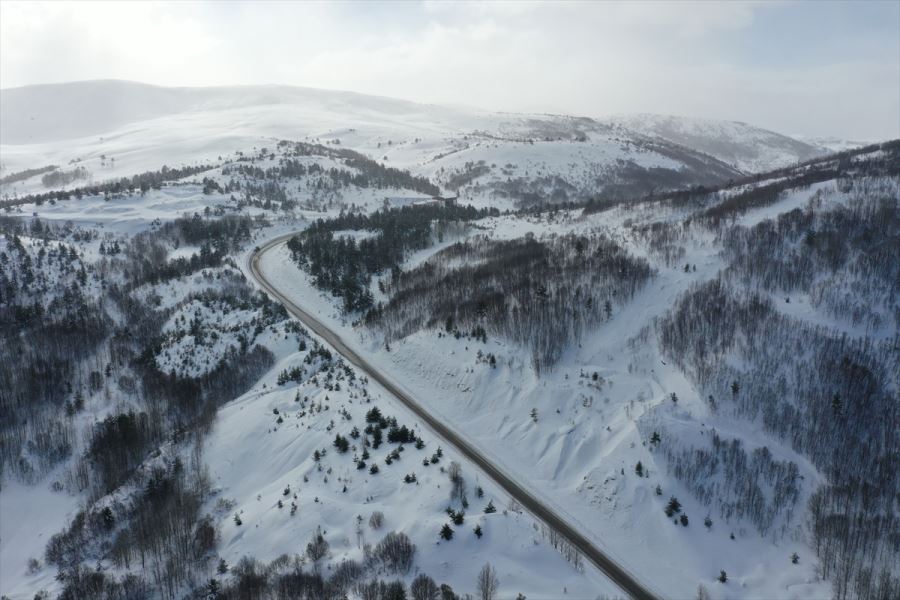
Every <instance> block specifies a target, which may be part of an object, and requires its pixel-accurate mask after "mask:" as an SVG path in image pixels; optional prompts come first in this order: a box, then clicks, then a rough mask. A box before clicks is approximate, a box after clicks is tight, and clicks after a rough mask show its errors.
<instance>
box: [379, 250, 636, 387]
mask: <svg viewBox="0 0 900 600" xmlns="http://www.w3.org/2000/svg"><path fill="white" fill-rule="evenodd" d="M651 275H652V271H651V269H650V267H649V265H648V264H647V263H646V261H644V260H642V259H637V258H634V257H632V256H630V255H629V254H628V253H627V252H626V251H625V250H624V249H622V248H621V247H620V246H618V245H617V244H616V243H615V242H613V241H612V240H610V239H609V238H607V237H605V236H597V235H592V236H589V237H587V236H574V235H572V236H566V237H562V238H551V239H548V240H537V239H534V238H533V237H525V238H520V239H516V240H510V241H493V240H489V239H486V238H477V239H475V240H471V241H466V242H459V243H456V244H454V245H452V246H450V247H449V248H447V249H445V250H443V251H441V252H439V253H438V254H436V255H435V256H434V257H432V258H430V259H429V260H428V261H427V262H425V263H424V264H422V265H421V266H419V267H417V268H415V269H413V270H411V271H408V272H404V273H400V274H398V276H397V277H394V278H393V280H392V282H391V283H390V284H389V285H386V286H385V289H386V291H387V292H389V293H390V294H391V299H390V301H389V302H388V303H387V304H386V305H384V306H379V307H377V308H375V309H373V310H372V311H371V312H369V314H368V315H367V321H368V322H369V323H370V324H372V325H375V326H377V327H379V328H380V329H381V330H382V331H383V332H384V334H385V337H386V339H387V340H394V339H398V338H402V337H405V336H407V335H409V334H411V333H413V332H415V331H418V330H420V329H423V328H430V327H442V328H444V329H446V331H447V332H448V333H453V332H455V331H460V330H461V329H467V330H471V332H481V331H484V332H486V333H490V334H492V335H497V336H502V337H505V338H508V339H512V340H515V341H517V342H519V343H521V344H522V345H523V346H525V347H526V348H528V349H530V350H531V354H532V363H533V365H534V367H535V368H536V369H537V370H538V371H540V370H542V369H545V368H548V367H551V366H552V365H553V364H554V363H555V362H556V360H557V359H558V358H559V356H560V354H561V353H562V351H563V349H564V348H566V347H568V345H569V344H570V343H571V342H573V341H576V340H578V339H580V337H581V335H582V333H583V332H584V331H585V330H586V329H588V328H590V327H592V326H594V325H596V324H598V323H600V322H602V321H605V320H607V319H609V318H610V316H611V315H612V313H613V311H614V309H615V308H618V307H621V306H622V305H624V304H625V303H626V302H627V301H628V300H629V299H630V298H631V297H632V296H633V295H634V293H635V292H636V291H637V290H638V289H639V288H640V287H641V285H642V284H643V283H644V282H646V281H647V279H648V278H649V277H651ZM476 337H478V336H476ZM482 337H483V335H482Z"/></svg>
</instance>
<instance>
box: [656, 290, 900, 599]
mask: <svg viewBox="0 0 900 600" xmlns="http://www.w3.org/2000/svg"><path fill="white" fill-rule="evenodd" d="M658 330H659V340H660V344H661V347H662V348H663V350H664V352H665V353H666V355H667V356H668V357H669V358H670V359H671V360H673V361H674V362H675V363H676V364H678V365H679V366H680V367H681V368H682V369H684V370H685V372H686V373H688V374H689V375H691V376H692V377H693V378H694V379H695V381H696V382H697V385H698V387H699V388H700V389H701V390H702V393H703V394H704V395H705V396H707V398H708V402H709V403H710V406H711V407H713V408H714V410H718V411H720V412H722V411H727V412H728V413H731V414H733V415H734V416H735V417H738V418H742V419H747V420H751V421H754V422H759V423H761V424H762V425H763V426H764V427H765V428H766V430H767V431H768V432H769V433H771V434H772V435H774V436H776V437H777V438H779V439H782V440H784V441H785V442H786V443H788V444H789V445H790V446H791V447H792V448H794V449H795V450H796V451H798V452H800V453H802V454H803V455H805V456H807V457H808V458H809V459H810V460H811V461H812V463H813V464H814V465H815V466H816V467H817V469H819V471H820V472H821V473H823V474H824V475H825V476H826V477H827V478H828V483H827V484H826V485H824V486H822V487H821V488H820V489H819V490H818V492H817V493H816V496H815V498H814V501H813V504H812V505H811V511H810V512H811V524H810V529H811V533H812V536H813V546H814V548H815V549H816V552H817V554H818V557H819V561H820V565H821V570H822V576H823V577H825V578H828V579H830V580H831V581H832V582H833V585H834V590H835V596H836V597H837V598H840V599H843V598H851V597H859V598H887V597H894V596H896V595H897V592H898V591H900V578H898V577H897V575H896V573H895V572H894V570H895V569H896V565H897V564H898V563H900V535H898V531H900V522H898V520H897V514H900V505H898V502H900V477H898V473H900V456H898V453H897V448H900V429H898V428H897V427H896V424H897V423H900V405H898V404H897V399H896V387H895V386H896V374H897V373H898V372H900V363H898V357H897V353H896V350H895V348H896V347H897V345H898V343H900V339H898V338H897V337H896V336H895V338H894V339H893V340H886V341H884V342H881V343H876V342H873V341H871V340H870V339H868V338H851V337H848V336H846V335H839V334H836V333H834V332H832V331H829V330H826V329H823V328H820V327H815V326H812V325H807V324H804V323H802V322H800V321H797V320H794V319H790V318H788V317H785V316H783V315H781V314H779V313H778V312H777V311H776V310H775V309H774V307H773V305H772V303H771V301H770V300H768V299H767V298H764V297H760V296H758V295H755V294H752V293H748V292H741V291H740V290H738V289H735V288H732V287H731V286H729V285H727V284H726V283H724V282H723V281H722V280H721V279H717V280H713V281H711V282H707V283H705V284H703V285H700V286H698V287H696V288H694V289H693V290H692V291H691V292H689V293H688V294H686V295H685V296H684V297H683V298H681V300H680V301H679V302H678V305H677V306H676V307H675V309H674V310H673V311H672V312H671V313H670V314H669V315H668V316H667V317H665V318H664V319H662V320H661V321H660V322H659V323H658ZM726 357H733V360H726ZM736 365H741V366H740V367H738V366H736ZM848 465H858V466H860V468H848ZM723 466H724V467H727V463H724V464H723ZM690 468H691V469H695V470H696V469H703V465H702V464H694V465H693V466H692V467H690ZM725 476H726V477H729V476H730V477H732V478H734V477H737V476H739V472H737V471H735V472H731V473H730V475H729V474H728V473H726V474H725ZM692 478H693V476H689V477H688V480H689V481H690V480H691V479H692ZM701 497H702V496H701ZM739 501H740V502H745V503H747V506H746V507H744V508H742V509H741V510H743V512H745V513H746V514H751V515H752V514H753V512H754V509H753V507H752V504H753V503H754V502H755V501H754V495H753V494H746V495H745V496H744V497H743V498H740V499H739ZM760 508H766V507H760ZM769 508H770V510H775V509H776V507H774V506H773V507H769ZM775 512H777V510H775ZM772 516H774V515H772ZM760 518H761V520H760V523H762V524H765V523H766V522H768V521H769V519H770V518H771V517H770V516H769V515H766V514H762V515H760V517H759V518H757V517H754V520H759V519H760ZM879 586H881V587H879ZM885 586H886V587H885ZM879 589H880V590H881V591H878V590H879Z"/></svg>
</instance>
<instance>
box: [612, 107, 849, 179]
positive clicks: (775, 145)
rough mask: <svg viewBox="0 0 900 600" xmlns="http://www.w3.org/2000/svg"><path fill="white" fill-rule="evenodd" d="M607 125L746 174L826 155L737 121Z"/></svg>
mask: <svg viewBox="0 0 900 600" xmlns="http://www.w3.org/2000/svg"><path fill="white" fill-rule="evenodd" d="M607 122H608V123H609V124H610V125H612V126H614V127H621V128H623V129H624V130H626V131H629V132H632V133H640V134H643V135H646V136H649V137H653V138H661V139H664V140H667V141H669V142H672V143H673V144H679V145H681V146H685V147H687V148H691V149H693V150H697V151H700V152H705V153H706V154H709V155H710V156H714V157H716V158H717V159H719V160H721V161H723V162H725V163H728V164H729V165H731V166H733V167H735V168H737V169H740V170H741V171H744V172H746V173H762V172H765V171H771V170H773V169H777V168H780V167H786V166H789V165H791V164H794V163H797V162H802V161H804V160H808V159H810V158H815V157H817V156H821V155H823V154H827V153H828V149H827V148H824V147H822V146H821V145H819V144H814V143H807V142H804V141H800V140H798V139H795V138H792V137H788V136H786V135H782V134H780V133H776V132H774V131H769V130H767V129H761V128H759V127H754V126H752V125H748V124H747V123H742V122H740V121H718V120H713V119H696V118H688V117H676V116H670V115H654V114H636V115H622V116H619V117H614V118H612V119H609V120H608V121H607ZM841 149H842V150H843V149H847V148H841ZM835 151H836V150H835Z"/></svg>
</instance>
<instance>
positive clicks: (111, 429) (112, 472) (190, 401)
mask: <svg viewBox="0 0 900 600" xmlns="http://www.w3.org/2000/svg"><path fill="white" fill-rule="evenodd" d="M254 226H256V223H255V222H254V221H251V220H250V219H242V218H224V219H206V218H201V217H199V216H197V215H194V216H192V217H187V218H183V219H177V220H175V221H174V222H172V223H168V224H165V225H161V226H155V227H153V228H151V230H150V231H147V232H144V233H142V234H139V235H138V236H135V237H134V238H132V239H130V240H128V241H127V242H125V241H121V240H115V241H113V242H111V243H110V244H109V247H111V248H115V247H116V246H118V247H119V248H120V252H117V253H114V254H111V253H110V252H108V251H107V252H105V253H104V254H102V255H101V256H100V258H99V259H98V261H96V262H91V261H88V260H86V259H85V258H84V254H85V248H84V244H85V243H90V242H93V241H94V240H95V238H96V236H95V235H89V234H85V233H83V232H81V231H80V230H78V229H76V228H74V227H72V226H69V225H65V226H48V225H46V224H43V223H42V222H41V221H39V220H37V219H35V220H31V221H28V222H26V221H22V220H17V219H9V218H4V219H2V220H0V227H2V228H3V233H4V235H3V236H2V237H0V386H2V388H3V392H2V393H0V464H2V473H0V477H4V478H5V477H10V476H12V477H17V478H19V479H22V480H25V481H35V480H37V479H38V478H40V477H41V476H42V475H43V474H44V473H46V472H47V471H49V470H50V469H51V468H52V467H54V466H56V465H58V464H59V463H60V462H61V461H63V460H64V459H67V458H71V461H70V464H69V465H68V467H67V468H66V470H65V472H64V473H63V474H62V475H61V477H60V479H59V480H57V481H54V482H52V486H53V487H54V489H61V488H62V487H64V486H67V487H69V488H70V489H72V490H73V491H79V492H86V493H85V496H86V499H87V505H86V507H85V508H84V510H83V512H81V513H79V514H78V515H76V517H75V518H74V519H73V520H72V522H71V523H70V524H69V526H67V527H66V528H65V530H64V531H62V532H60V533H59V534H58V535H56V536H53V538H52V539H51V540H50V542H49V543H48V546H47V553H46V556H45V559H46V561H47V563H48V564H50V565H52V566H55V567H57V568H58V569H59V575H58V577H59V580H60V581H61V582H62V585H63V586H64V590H63V592H62V597H65V598H91V597H104V598H118V597H123V598H125V597H145V596H147V595H149V594H151V593H152V594H156V595H158V596H162V597H166V598H173V597H175V596H178V594H180V593H182V592H183V591H184V590H185V589H189V588H191V587H192V586H194V585H195V584H196V583H197V582H198V581H197V577H198V574H199V573H201V572H205V566H204V565H205V563H206V561H207V560H208V559H209V557H210V556H211V553H212V550H213V549H214V546H215V537H216V536H215V528H214V527H213V525H212V522H211V520H209V519H208V518H205V517H204V516H203V514H202V511H201V507H202V506H203V504H204V502H205V499H206V495H207V493H208V484H207V483H206V477H205V475H204V474H203V473H202V468H201V466H200V465H201V464H202V462H201V460H200V457H199V450H197V452H196V453H195V455H194V458H193V459H192V460H191V461H190V466H188V467H185V466H184V465H183V464H182V463H181V461H180V460H178V459H177V458H176V457H177V455H178V454H179V453H182V452H183V451H184V452H188V453H189V452H190V448H189V447H187V446H188V445H189V444H191V443H192V444H194V446H193V447H195V448H197V449H199V448H200V447H201V440H202V436H203V434H204V433H205V432H206V431H207V430H208V428H209V427H210V424H211V423H212V419H213V417H214V415H215V412H216V409H217V407H218V406H219V405H220V404H221V403H222V402H223V401H227V400H228V399H231V398H234V397H236V396H238V395H240V394H241V393H242V392H243V391H245V390H246V389H247V387H249V386H250V385H252V384H253V383H255V382H256V381H257V380H258V379H259V377H260V376H261V374H262V373H263V372H264V371H266V370H268V369H270V368H271V366H272V364H273V362H274V360H273V356H272V354H271V353H270V352H269V351H268V350H266V349H265V348H262V347H260V346H258V345H255V344H253V340H254V338H255V336H256V335H258V334H259V333H260V332H261V330H262V329H263V328H265V327H267V326H268V325H270V324H272V323H277V322H280V321H282V320H284V319H285V318H286V314H285V312H284V310H283V309H282V308H281V307H280V306H279V305H277V304H275V303H272V302H271V301H269V300H268V299H267V298H266V297H264V296H262V295H260V294H259V293H258V292H256V291H255V290H253V288H251V287H250V286H249V285H247V283H246V282H245V281H244V280H243V279H242V278H241V276H240V274H239V273H238V272H237V271H236V270H231V269H229V268H219V269H214V270H205V271H204V272H203V276H202V281H203V282H204V283H205V286H206V288H207V291H205V292H204V291H198V292H195V293H194V294H192V295H190V296H189V297H188V300H194V301H196V302H199V303H215V305H216V306H220V305H227V306H228V307H229V309H233V310H245V311H252V312H253V313H254V315H255V316H254V317H253V318H252V319H249V320H248V330H247V331H246V335H245V337H244V339H243V341H242V343H241V344H240V345H239V346H238V347H235V348H234V349H233V350H232V351H229V352H228V353H226V355H225V356H223V357H221V358H222V360H221V362H220V363H219V364H218V365H217V366H216V367H215V368H214V369H213V370H212V371H210V372H208V373H206V374H205V375H203V376H199V377H183V376H175V375H171V374H166V373H162V372H161V371H160V370H159V368H158V367H157V364H156V360H155V356H156V354H157V353H158V352H159V349H160V346H161V344H163V343H164V342H165V337H164V336H163V325H164V323H165V322H166V321H167V320H168V319H169V318H170V316H171V315H172V314H173V311H174V310H175V308H174V307H167V306H165V305H160V303H159V302H158V300H159V298H158V296H156V294H155V293H154V292H153V290H152V288H148V287H146V284H148V283H149V284H152V283H153V282H157V281H161V280H163V279H166V278H168V277H171V276H175V275H177V274H190V273H193V272H196V270H198V269H200V268H201V266H205V265H212V266H216V265H222V264H224V263H226V262H227V261H228V260H229V259H228V258H227V255H228V253H230V252H232V251H233V250H234V249H235V248H237V247H238V246H240V245H241V244H243V243H245V242H246V241H247V239H248V238H249V235H250V228H251V227H254ZM26 236H27V237H26ZM106 241H107V242H109V241H110V240H109V239H108V240H106ZM180 244H194V245H198V246H200V247H201V248H203V247H206V248H209V249H211V250H208V251H205V252H204V251H201V255H202V256H203V258H202V259H201V258H196V259H190V260H187V261H185V262H179V263H176V267H174V268H173V267H172V266H171V264H170V262H172V261H168V260H167V258H166V257H167V254H168V252H169V251H170V249H171V248H172V247H177V246H179V245H180ZM209 257H212V258H209ZM198 281H199V279H198ZM139 288H140V289H139ZM108 311H114V314H116V317H117V318H116V319H115V320H113V319H111V318H110V317H109V316H108V314H107V312H108ZM191 325H192V326H193V325H196V324H195V323H192V324H191ZM199 326H200V327H201V330H198V332H197V333H198V334H199V335H198V337H199V339H201V340H202V339H203V338H204V335H203V333H204V331H203V330H202V328H203V327H205V326H206V325H205V324H203V323H200V324H199ZM295 333H297V334H298V336H299V334H300V331H295ZM104 395H105V396H107V397H115V399H116V404H115V410H114V411H113V412H111V413H109V414H108V416H107V417H106V418H104V419H103V420H100V421H97V422H96V423H93V424H88V425H87V426H85V425H84V420H83V419H76V416H77V413H78V412H79V411H81V410H83V409H84V408H85V405H86V403H88V402H95V401H96V400H97V399H98V397H102V396H104ZM113 395H114V396H113ZM163 442H172V444H171V445H164V444H163ZM161 447H165V448H166V449H165V450H161V449H160V448H161ZM77 448H81V450H82V452H80V453H79V454H78V455H75V456H73V454H74V453H75V450H76V449H77ZM126 483H128V484H133V485H132V486H131V487H128V488H124V489H127V490H136V491H133V492H132V491H129V492H128V493H127V494H125V495H123V496H120V499H121V500H122V502H121V503H120V502H117V501H115V500H114V498H115V497H116V494H113V495H109V494H110V492H115V491H117V490H119V489H123V488H122V487H121V486H122V485H123V484H126ZM98 560H111V561H112V562H113V563H114V565H115V566H116V567H117V568H119V569H123V570H126V571H127V570H129V569H131V570H132V571H134V572H140V573H142V574H144V575H143V577H138V576H133V575H128V576H125V577H124V578H121V579H118V580H117V579H114V578H112V577H111V576H109V575H108V574H105V573H102V572H97V570H96V569H95V568H94V567H93V565H94V564H95V563H96V562H97V561H98ZM85 565H89V566H85ZM148 590H152V592H151V591H148ZM131 594H135V595H131ZM178 597H180V596H178Z"/></svg>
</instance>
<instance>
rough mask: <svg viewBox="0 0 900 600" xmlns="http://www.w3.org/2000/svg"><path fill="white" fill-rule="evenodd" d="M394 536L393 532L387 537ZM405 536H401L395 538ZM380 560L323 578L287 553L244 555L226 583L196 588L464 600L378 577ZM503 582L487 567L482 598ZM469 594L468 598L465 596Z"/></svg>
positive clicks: (319, 598)
mask: <svg viewBox="0 0 900 600" xmlns="http://www.w3.org/2000/svg"><path fill="white" fill-rule="evenodd" d="M388 535H389V536H390V535H391V534H388ZM395 535H402V534H395ZM378 562H379V561H378V559H377V558H375V557H374V556H369V557H367V558H366V559H365V560H364V561H362V562H360V561H355V560H344V561H342V562H340V563H338V564H337V565H336V566H334V568H333V569H332V570H331V574H330V576H328V577H326V576H324V575H323V574H322V573H321V571H320V570H318V569H315V568H314V569H307V568H304V567H305V565H304V561H303V559H302V558H301V557H300V556H297V555H294V556H289V555H287V554H285V555H282V556H280V557H278V558H276V559H275V560H273V561H272V562H270V563H268V564H264V563H261V562H259V561H258V560H256V559H254V558H251V557H244V558H242V559H241V560H240V561H238V562H237V563H236V564H235V565H234V566H232V567H230V568H227V569H226V573H228V574H230V577H229V578H228V579H227V580H225V581H224V582H222V581H220V580H219V579H215V578H213V579H210V580H208V581H207V582H206V583H204V584H203V585H200V586H197V587H196V588H195V592H194V594H193V595H192V596H191V597H192V598H197V599H198V600H200V599H202V600H306V599H309V600H339V599H341V598H347V597H355V598H361V599H362V600H460V598H461V596H460V595H459V594H457V593H456V592H454V590H453V588H452V587H451V586H449V585H448V584H446V583H443V584H440V585H439V584H438V583H437V582H435V580H434V579H433V578H431V577H430V576H429V575H427V574H426V573H419V574H418V575H416V576H415V577H414V578H413V579H412V581H410V583H409V586H407V585H405V584H404V583H403V581H402V580H400V579H393V580H383V579H380V578H379V577H378V575H379V574H378V573H377V565H378ZM498 585H499V579H498V577H497V574H496V570H495V569H493V567H490V565H486V566H485V568H484V569H482V570H481V572H479V574H478V576H477V577H476V581H475V588H476V589H477V590H478V593H479V597H480V598H481V599H482V600H493V599H494V598H496V596H495V594H496V590H497V587H498ZM466 596H467V595H466Z"/></svg>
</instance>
